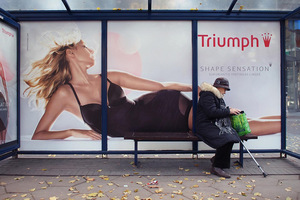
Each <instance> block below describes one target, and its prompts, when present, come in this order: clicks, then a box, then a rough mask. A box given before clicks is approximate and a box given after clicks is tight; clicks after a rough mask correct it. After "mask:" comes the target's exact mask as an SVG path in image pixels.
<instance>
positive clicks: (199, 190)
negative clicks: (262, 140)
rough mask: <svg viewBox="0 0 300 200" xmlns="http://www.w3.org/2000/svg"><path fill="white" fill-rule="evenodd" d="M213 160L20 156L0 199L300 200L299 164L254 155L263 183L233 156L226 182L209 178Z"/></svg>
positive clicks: (10, 162)
mask: <svg viewBox="0 0 300 200" xmlns="http://www.w3.org/2000/svg"><path fill="white" fill-rule="evenodd" d="M143 157H144V158H143ZM210 157H211V155H199V158H198V159H192V158H191V156H189V155H141V156H140V157H139V161H140V162H141V165H140V167H139V168H137V167H135V166H134V165H132V163H133V157H132V155H108V158H102V156H97V155H72V156H71V155H34V156H33V155H20V156H19V158H18V159H14V158H9V159H6V160H2V161H0V199H1V200H2V199H15V200H19V199H22V200H29V199H32V200H41V199H44V200H48V199H49V200H50V199H51V200H56V199H59V200H63V199H66V200H71V199H74V200H82V199H101V200H111V199H120V200H121V199H128V200H138V199H140V200H142V199H148V200H150V199H152V200H156V199H157V200H159V199H167V200H173V199H174V200H179V199H182V200H194V199H199V200H200V199H203V200H217V199H220V200H226V199H233V200H242V199H245V200H251V199H253V200H254V199H257V200H267V199H280V200H281V199H282V200H291V199H293V200H297V199H300V160H299V159H295V158H293V157H290V156H289V157H287V158H279V154H257V155H255V157H256V160H257V162H258V163H259V164H260V166H261V167H262V168H263V170H264V171H265V172H266V173H267V174H268V176H267V177H264V176H263V175H262V173H261V171H260V170H259V168H258V167H257V165H256V164H255V163H254V161H253V160H252V159H251V158H249V157H247V156H246V154H245V159H244V168H240V167H238V166H236V165H235V164H234V161H236V160H237V159H238V156H237V155H234V154H233V155H232V167H231V169H229V170H228V172H229V173H231V175H232V177H231V178H230V179H225V178H220V177H217V176H215V175H211V174H210V173H209V168H210V160H209V158H210Z"/></svg>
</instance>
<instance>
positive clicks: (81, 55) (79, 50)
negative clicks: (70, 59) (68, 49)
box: [72, 40, 95, 68]
mask: <svg viewBox="0 0 300 200" xmlns="http://www.w3.org/2000/svg"><path fill="white" fill-rule="evenodd" d="M72 52H73V53H74V56H75V58H76V61H77V62H78V64H82V65H85V66H87V67H88V68H89V67H91V66H93V65H94V63H95V60H94V51H93V50H92V49H89V48H88V47H87V46H86V45H85V43H84V42H83V41H82V40H80V42H78V43H77V44H76V46H75V48H74V49H72Z"/></svg>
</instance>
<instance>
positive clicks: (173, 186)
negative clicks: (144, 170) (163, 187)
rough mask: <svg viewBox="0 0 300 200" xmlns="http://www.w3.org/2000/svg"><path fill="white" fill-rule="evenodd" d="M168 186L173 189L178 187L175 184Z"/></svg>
mask: <svg viewBox="0 0 300 200" xmlns="http://www.w3.org/2000/svg"><path fill="white" fill-rule="evenodd" d="M168 186H170V187H172V188H176V187H177V186H176V185H173V184H168Z"/></svg>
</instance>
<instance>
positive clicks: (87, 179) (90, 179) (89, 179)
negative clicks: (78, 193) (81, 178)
mask: <svg viewBox="0 0 300 200" xmlns="http://www.w3.org/2000/svg"><path fill="white" fill-rule="evenodd" d="M86 181H95V179H94V178H89V177H87V178H86Z"/></svg>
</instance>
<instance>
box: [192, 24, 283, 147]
mask: <svg viewBox="0 0 300 200" xmlns="http://www.w3.org/2000/svg"><path fill="white" fill-rule="evenodd" d="M280 65H281V62H280V23H279V22H244V21H243V22H223V21H222V22H221V21H209V22H203V21H199V22H198V82H199V84H201V83H202V82H208V83H211V84H213V83H214V81H215V79H216V78H218V77H225V78H227V79H228V80H229V83H230V87H231V90H230V91H228V92H227V93H226V95H225V97H224V98H225V101H226V103H227V105H228V106H230V107H233V108H238V109H241V110H243V111H245V113H246V114H247V117H248V120H249V123H250V128H251V131H252V134H254V135H258V136H259V137H258V138H259V139H258V141H249V144H248V146H249V147H251V148H259V149H279V148H280V144H281V122H280V119H281V116H280V115H281V92H280V91H281V87H280V68H281V66H280Z"/></svg>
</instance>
